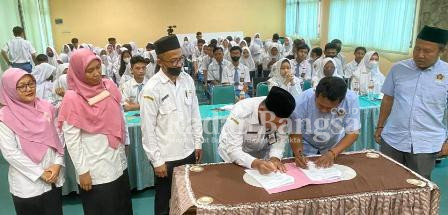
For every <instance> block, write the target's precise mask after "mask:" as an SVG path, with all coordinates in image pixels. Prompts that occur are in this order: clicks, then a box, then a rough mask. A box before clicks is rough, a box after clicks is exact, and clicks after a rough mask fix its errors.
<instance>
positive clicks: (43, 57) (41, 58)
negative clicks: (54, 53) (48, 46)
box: [36, 54, 48, 63]
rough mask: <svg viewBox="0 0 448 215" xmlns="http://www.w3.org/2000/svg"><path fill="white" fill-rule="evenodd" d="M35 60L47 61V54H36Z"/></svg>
mask: <svg viewBox="0 0 448 215" xmlns="http://www.w3.org/2000/svg"><path fill="white" fill-rule="evenodd" d="M36 61H37V62H38V63H43V62H48V56H47V55H44V54H38V55H37V56H36Z"/></svg>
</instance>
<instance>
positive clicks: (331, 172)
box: [300, 161, 342, 181]
mask: <svg viewBox="0 0 448 215" xmlns="http://www.w3.org/2000/svg"><path fill="white" fill-rule="evenodd" d="M300 170H302V172H303V173H305V175H306V176H307V177H308V178H309V179H310V180H312V181H324V180H338V179H341V178H342V172H341V170H339V169H337V168H336V166H335V165H333V166H331V167H328V168H317V167H316V165H315V164H314V162H311V161H308V169H300Z"/></svg>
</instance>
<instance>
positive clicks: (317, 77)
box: [312, 57, 339, 87]
mask: <svg viewBox="0 0 448 215" xmlns="http://www.w3.org/2000/svg"><path fill="white" fill-rule="evenodd" d="M329 61H331V62H332V63H333V65H334V71H333V75H332V76H333V77H339V76H338V75H337V72H336V61H335V60H334V59H333V58H331V57H326V58H323V59H322V60H321V61H320V62H319V64H318V65H317V71H316V72H315V73H314V74H313V77H312V81H313V87H316V86H317V84H318V83H319V81H320V80H321V79H322V78H324V77H325V74H324V67H325V64H327V63H328V62H329Z"/></svg>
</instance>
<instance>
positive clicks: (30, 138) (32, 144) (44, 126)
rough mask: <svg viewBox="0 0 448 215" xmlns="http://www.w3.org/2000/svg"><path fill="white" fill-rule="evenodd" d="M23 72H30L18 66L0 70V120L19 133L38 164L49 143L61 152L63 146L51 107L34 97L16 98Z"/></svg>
mask: <svg viewBox="0 0 448 215" xmlns="http://www.w3.org/2000/svg"><path fill="white" fill-rule="evenodd" d="M25 75H29V74H28V73H27V72H25V71H23V70H21V69H17V68H11V69H8V70H6V72H5V73H4V74H3V77H2V80H1V84H0V101H1V103H2V104H3V105H4V106H3V107H2V108H1V109H0V121H2V122H3V123H4V124H5V125H6V126H8V128H9V129H11V130H12V131H13V132H14V133H15V134H16V135H17V136H18V137H19V140H20V141H19V142H20V146H21V147H22V151H23V152H24V154H25V155H26V156H27V157H29V158H30V159H31V161H33V162H34V163H36V164H38V163H40V162H41V161H42V159H43V158H44V156H45V154H46V153H47V150H48V148H49V147H51V148H53V149H54V150H56V151H57V153H59V154H61V155H63V154H64V148H63V146H62V144H61V142H60V139H59V136H58V133H57V131H56V127H55V125H54V119H55V109H54V107H53V106H52V105H51V104H50V103H48V102H47V101H44V100H41V99H39V98H37V97H36V99H35V100H34V102H33V103H30V104H27V103H23V102H21V101H19V95H18V94H17V91H16V85H17V82H18V81H19V80H20V79H21V78H22V77H23V76H25ZM33 79H34V78H33Z"/></svg>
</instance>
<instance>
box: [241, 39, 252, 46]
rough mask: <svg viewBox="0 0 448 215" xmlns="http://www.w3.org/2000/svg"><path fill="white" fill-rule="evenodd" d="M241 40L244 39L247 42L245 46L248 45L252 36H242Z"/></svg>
mask: <svg viewBox="0 0 448 215" xmlns="http://www.w3.org/2000/svg"><path fill="white" fill-rule="evenodd" d="M243 40H245V41H246V43H247V46H249V45H250V42H252V38H251V37H244V39H243Z"/></svg>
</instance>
